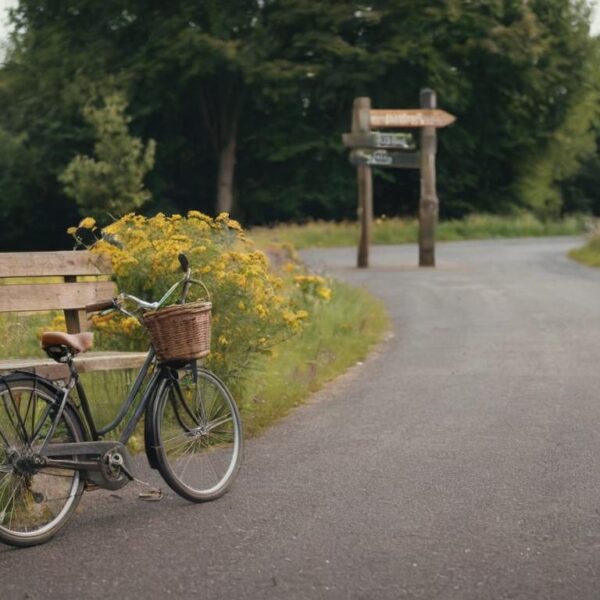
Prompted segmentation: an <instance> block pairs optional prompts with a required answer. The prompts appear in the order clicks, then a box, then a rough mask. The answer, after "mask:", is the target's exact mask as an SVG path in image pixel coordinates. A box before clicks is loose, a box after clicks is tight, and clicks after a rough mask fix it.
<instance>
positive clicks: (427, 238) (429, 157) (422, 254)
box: [419, 88, 439, 267]
mask: <svg viewBox="0 0 600 600" xmlns="http://www.w3.org/2000/svg"><path fill="white" fill-rule="evenodd" d="M420 100H421V103H420V104H421V108H436V106H437V99H436V95H435V92H434V91H433V90H431V89H428V88H425V89H423V90H421V97H420ZM436 146H437V137H436V128H435V127H422V128H421V197H420V200H419V266H420V267H435V229H436V226H437V221H438V212H439V202H438V197H437V193H436V189H435V153H436Z"/></svg>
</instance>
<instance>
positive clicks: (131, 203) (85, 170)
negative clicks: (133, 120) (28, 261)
mask: <svg viewBox="0 0 600 600" xmlns="http://www.w3.org/2000/svg"><path fill="white" fill-rule="evenodd" d="M126 106H127V102H126V100H125V97H124V96H123V95H122V94H119V93H115V94H112V95H110V96H107V97H106V98H105V101H104V106H103V107H102V108H96V107H94V106H91V105H88V106H86V107H85V109H84V115H85V119H86V121H87V122H88V123H89V124H90V125H91V126H92V127H93V129H94V132H95V136H96V139H97V141H96V144H95V146H94V151H95V154H96V158H90V157H88V156H82V155H77V156H76V157H75V158H73V160H72V161H71V162H70V163H69V164H68V165H67V168H66V169H65V170H64V171H63V172H62V173H61V175H60V176H59V180H60V181H61V182H62V183H63V185H64V186H65V193H66V194H67V196H69V197H71V198H73V199H74V200H75V202H76V203H77V205H78V206H79V208H80V212H82V213H83V214H85V215H91V216H94V217H96V218H97V219H98V220H100V221H102V220H106V216H107V215H110V216H112V217H116V218H118V217H121V216H123V215H124V214H126V213H128V212H133V211H135V210H137V209H139V208H141V207H142V206H143V205H144V204H145V203H146V202H147V201H148V200H149V199H150V197H151V194H150V192H148V190H146V189H145V188H144V184H143V179H144V176H145V175H146V173H147V172H148V171H150V170H151V169H152V167H153V166H154V154H155V147H156V144H155V142H154V140H150V141H149V142H148V144H147V145H146V147H145V148H144V146H143V144H142V142H141V140H140V139H139V138H135V137H132V136H130V135H129V131H128V127H127V124H128V122H129V121H130V118H129V117H127V116H126V115H125V108H126Z"/></svg>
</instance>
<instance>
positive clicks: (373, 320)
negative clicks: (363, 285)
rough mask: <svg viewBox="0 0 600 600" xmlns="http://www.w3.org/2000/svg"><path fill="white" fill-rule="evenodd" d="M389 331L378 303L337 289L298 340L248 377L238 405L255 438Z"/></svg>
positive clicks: (364, 294)
mask: <svg viewBox="0 0 600 600" xmlns="http://www.w3.org/2000/svg"><path fill="white" fill-rule="evenodd" d="M387 328H388V317H387V313H386V312H385V309H384V307H383V305H382V304H381V302H379V301H378V300H376V299H374V298H373V297H372V296H371V295H370V294H368V293H367V292H365V291H363V290H359V289H356V288H351V287H349V286H347V285H343V284H341V283H335V284H334V286H333V297H332V300H331V301H330V302H328V303H325V304H322V305H321V306H320V307H319V310H318V311H315V314H314V316H313V318H312V321H311V322H310V323H309V324H308V325H307V326H306V327H305V329H304V331H303V332H302V334H300V335H298V336H296V337H294V338H292V339H290V340H288V341H287V342H284V343H283V344H280V345H279V346H277V347H276V348H274V352H273V354H272V356H270V357H268V358H267V359H266V360H264V361H263V362H262V364H260V365H259V368H258V369H257V370H256V371H254V372H253V373H251V375H250V377H249V378H248V380H247V381H246V385H245V386H244V387H245V389H244V390H243V397H244V399H243V401H242V403H241V408H242V413H243V415H244V427H245V428H246V430H247V432H248V433H249V434H250V435H253V434H255V433H257V432H258V431H260V430H261V429H263V428H264V427H266V426H267V425H270V424H271V423H272V422H273V421H275V420H277V419H278V418H280V417H281V416H283V415H285V414H286V413H287V412H289V410H290V409H291V408H292V407H294V406H296V405H298V404H299V403H300V402H301V401H302V400H303V399H304V398H306V397H307V396H308V395H309V394H311V393H312V392H314V391H316V390H318V389H319V388H321V387H322V386H323V385H324V384H325V383H326V382H327V381H329V380H331V379H333V378H334V377H336V376H337V375H340V374H341V373H343V372H344V371H345V370H346V369H348V368H349V367H350V366H352V365H354V364H355V363H356V362H357V361H360V360H362V359H363V358H364V357H365V356H366V355H367V354H368V352H369V350H370V349H371V348H372V346H373V345H374V344H375V343H376V342H378V341H379V340H380V339H381V337H382V336H383V333H384V332H385V331H386V330H387Z"/></svg>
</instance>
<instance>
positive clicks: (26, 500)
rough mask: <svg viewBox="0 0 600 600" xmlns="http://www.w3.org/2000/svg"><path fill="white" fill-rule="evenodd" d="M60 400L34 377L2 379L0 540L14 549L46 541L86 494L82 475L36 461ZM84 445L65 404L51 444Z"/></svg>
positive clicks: (73, 413)
mask: <svg viewBox="0 0 600 600" xmlns="http://www.w3.org/2000/svg"><path fill="white" fill-rule="evenodd" d="M59 398H60V392H59V390H57V389H56V388H54V387H53V386H51V385H50V384H48V383H47V382H45V381H43V380H40V379H37V378H36V377H34V376H27V375H20V374H14V375H8V376H6V377H3V378H0V540H1V541H3V542H6V543H8V544H12V545H14V546H33V545H35V544H41V543H43V542H46V541H48V540H49V539H50V538H51V537H52V536H53V535H54V534H56V532H57V531H58V530H59V529H60V528H61V527H62V526H63V525H64V524H65V523H66V522H67V520H68V519H69V517H70V516H71V514H72V513H73V511H74V510H75V508H76V507H77V504H78V503H79V500H80V499H81V494H82V493H83V480H82V478H81V476H80V473H79V472H78V471H76V470H67V469H57V468H49V467H41V468H40V467H39V466H37V465H36V463H35V461H34V457H35V450H36V448H38V447H39V446H41V444H42V442H43V441H44V439H45V438H46V437H47V436H48V434H49V433H50V427H51V425H52V421H53V409H52V407H54V406H57V405H58V402H59ZM83 440H84V433H83V430H82V429H81V425H80V422H79V420H78V418H77V416H76V414H75V411H74V409H73V408H72V407H71V406H70V405H67V406H66V407H65V410H64V412H63V414H62V416H61V419H60V421H59V422H58V423H57V425H56V429H55V430H54V433H53V435H52V438H51V439H50V443H68V442H79V441H83ZM67 458H68V457H67Z"/></svg>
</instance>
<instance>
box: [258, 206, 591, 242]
mask: <svg viewBox="0 0 600 600" xmlns="http://www.w3.org/2000/svg"><path fill="white" fill-rule="evenodd" d="M586 221H587V219H586V218H585V217H581V216H577V217H567V218H565V219H562V220H559V221H540V220H539V219H537V218H536V217H534V216H533V215H530V214H523V215H519V216H497V215H471V216H469V217H466V218H464V219H461V220H455V221H442V222H440V223H439V225H438V228H437V233H436V238H437V240H438V241H440V242H444V241H458V240H478V239H487V238H516V237H540V236H551V235H552V236H554V235H578V234H580V233H582V232H583V231H585V229H586ZM418 231H419V227H418V221H417V220H416V219H400V218H391V219H385V218H380V219H375V220H374V222H373V232H372V236H373V244H408V243H416V242H417V239H418ZM250 236H251V237H252V239H254V240H255V241H256V242H257V243H258V244H261V245H266V244H268V243H272V242H277V243H286V244H292V245H293V246H294V247H295V248H298V249H302V248H331V247H336V246H353V245H356V243H357V241H358V224H357V223H356V222H348V221H345V222H341V223H335V222H326V221H315V222H312V223H308V224H306V225H294V224H284V225H278V226H276V227H272V228H268V227H256V228H254V229H252V230H250Z"/></svg>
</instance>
